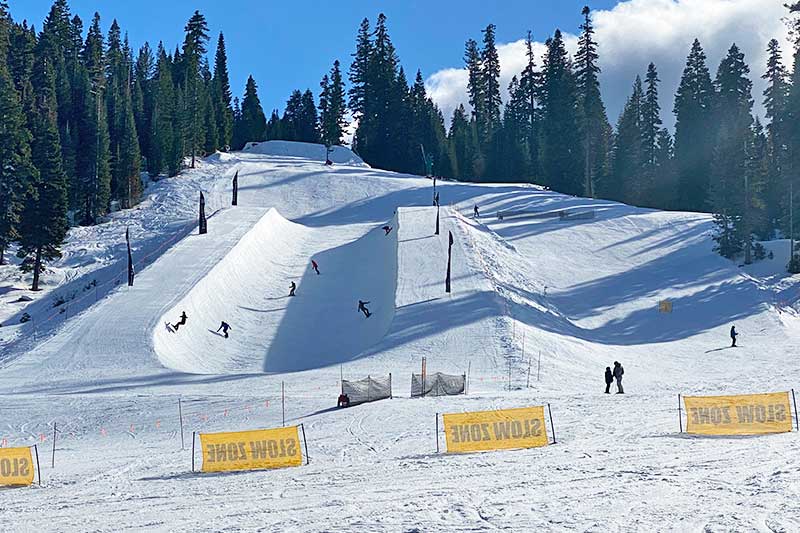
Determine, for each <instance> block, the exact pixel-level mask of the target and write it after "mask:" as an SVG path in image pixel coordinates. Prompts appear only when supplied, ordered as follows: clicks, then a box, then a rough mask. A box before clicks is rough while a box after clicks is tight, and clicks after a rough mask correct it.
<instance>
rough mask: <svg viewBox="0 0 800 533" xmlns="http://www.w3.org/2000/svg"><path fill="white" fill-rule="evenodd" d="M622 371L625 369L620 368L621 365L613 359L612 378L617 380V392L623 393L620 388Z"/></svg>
mask: <svg viewBox="0 0 800 533" xmlns="http://www.w3.org/2000/svg"><path fill="white" fill-rule="evenodd" d="M624 373H625V370H624V369H623V368H622V365H621V364H619V363H618V362H617V361H614V371H613V372H612V374H613V375H614V379H616V380H617V394H625V391H624V390H623V389H622V374H624Z"/></svg>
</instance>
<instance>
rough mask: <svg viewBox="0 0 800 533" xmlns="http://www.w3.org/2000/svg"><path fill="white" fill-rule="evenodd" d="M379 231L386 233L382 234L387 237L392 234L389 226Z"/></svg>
mask: <svg viewBox="0 0 800 533" xmlns="http://www.w3.org/2000/svg"><path fill="white" fill-rule="evenodd" d="M381 229H382V230H383V231H385V232H386V233H384V235H389V233H391V232H392V227H391V226H383V227H382V228H381Z"/></svg>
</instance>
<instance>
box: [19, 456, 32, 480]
mask: <svg viewBox="0 0 800 533" xmlns="http://www.w3.org/2000/svg"><path fill="white" fill-rule="evenodd" d="M30 473H31V471H30V465H29V464H28V460H27V459H26V458H24V457H23V458H22V459H20V460H19V475H21V476H27V475H29V474H30Z"/></svg>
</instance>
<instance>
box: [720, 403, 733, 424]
mask: <svg viewBox="0 0 800 533" xmlns="http://www.w3.org/2000/svg"><path fill="white" fill-rule="evenodd" d="M722 423H723V424H730V423H731V408H730V407H728V406H725V407H723V408H722Z"/></svg>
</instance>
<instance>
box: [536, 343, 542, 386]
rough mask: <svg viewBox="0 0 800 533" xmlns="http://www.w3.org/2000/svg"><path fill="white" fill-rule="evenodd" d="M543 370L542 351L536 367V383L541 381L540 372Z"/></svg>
mask: <svg viewBox="0 0 800 533" xmlns="http://www.w3.org/2000/svg"><path fill="white" fill-rule="evenodd" d="M541 369H542V351H541V350H539V363H538V364H537V365H536V381H539V371H540V370H541Z"/></svg>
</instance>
